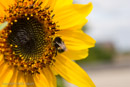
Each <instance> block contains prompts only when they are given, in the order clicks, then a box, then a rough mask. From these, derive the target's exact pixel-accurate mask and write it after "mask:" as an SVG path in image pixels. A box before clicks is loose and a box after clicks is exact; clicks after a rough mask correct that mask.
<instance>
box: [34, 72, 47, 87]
mask: <svg viewBox="0 0 130 87" xmlns="http://www.w3.org/2000/svg"><path fill="white" fill-rule="evenodd" d="M33 79H34V82H35V85H36V87H49V82H48V80H47V78H46V76H45V75H44V74H43V73H42V71H40V74H35V75H34V76H33Z"/></svg>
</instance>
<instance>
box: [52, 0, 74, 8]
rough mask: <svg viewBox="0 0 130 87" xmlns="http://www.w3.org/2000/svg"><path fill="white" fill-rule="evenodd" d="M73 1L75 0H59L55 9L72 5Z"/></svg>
mask: <svg viewBox="0 0 130 87" xmlns="http://www.w3.org/2000/svg"><path fill="white" fill-rule="evenodd" d="M72 3H73V0H57V1H56V4H55V8H54V10H55V9H60V8H62V7H64V6H67V5H71V4H72Z"/></svg>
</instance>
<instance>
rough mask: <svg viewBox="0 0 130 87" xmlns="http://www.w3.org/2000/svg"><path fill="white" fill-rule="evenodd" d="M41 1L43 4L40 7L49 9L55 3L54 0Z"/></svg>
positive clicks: (52, 7)
mask: <svg viewBox="0 0 130 87" xmlns="http://www.w3.org/2000/svg"><path fill="white" fill-rule="evenodd" d="M42 1H43V5H42V7H43V8H44V7H47V8H48V7H49V10H53V9H54V7H55V4H56V0H42Z"/></svg>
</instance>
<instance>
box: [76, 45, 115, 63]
mask: <svg viewBox="0 0 130 87" xmlns="http://www.w3.org/2000/svg"><path fill="white" fill-rule="evenodd" d="M112 56H113V52H111V51H108V50H106V49H104V48H102V47H100V46H96V47H94V48H90V50H89V56H88V57H87V58H85V59H83V60H78V61H76V62H77V63H95V62H110V61H111V60H112Z"/></svg>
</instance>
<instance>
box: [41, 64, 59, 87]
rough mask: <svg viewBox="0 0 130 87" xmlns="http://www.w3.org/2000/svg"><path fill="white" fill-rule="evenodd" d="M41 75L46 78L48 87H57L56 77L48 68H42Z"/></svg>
mask: <svg viewBox="0 0 130 87" xmlns="http://www.w3.org/2000/svg"><path fill="white" fill-rule="evenodd" d="M43 73H44V75H45V76H46V78H47V80H48V82H49V85H50V86H49V87H57V86H56V77H55V75H54V74H53V72H52V71H51V69H50V68H49V67H46V68H43Z"/></svg>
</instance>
